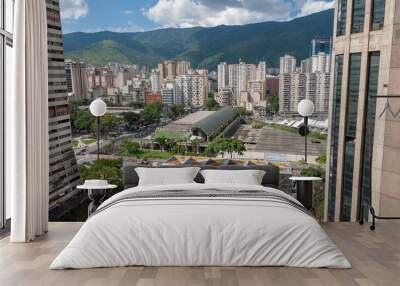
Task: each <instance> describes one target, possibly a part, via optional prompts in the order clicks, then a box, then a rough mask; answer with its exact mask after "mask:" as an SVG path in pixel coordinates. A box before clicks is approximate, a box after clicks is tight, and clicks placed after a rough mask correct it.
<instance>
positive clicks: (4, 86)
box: [0, 0, 14, 228]
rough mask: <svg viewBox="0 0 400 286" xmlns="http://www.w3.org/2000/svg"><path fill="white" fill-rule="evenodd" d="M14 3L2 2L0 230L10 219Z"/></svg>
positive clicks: (0, 46) (8, 0) (0, 23)
mask: <svg viewBox="0 0 400 286" xmlns="http://www.w3.org/2000/svg"><path fill="white" fill-rule="evenodd" d="M13 15H14V1H13V0H0V228H4V226H5V223H6V220H7V219H8V218H10V216H11V214H10V207H9V205H10V204H9V202H10V197H11V196H10V194H8V193H7V192H6V190H5V188H4V172H5V168H4V154H5V150H4V143H5V142H4V140H5V134H4V129H5V122H4V118H5V107H4V105H5V98H7V97H8V96H9V93H10V92H11V86H10V84H9V83H10V82H11V68H12V62H11V60H12V57H11V52H12V44H13V36H12V33H13V20H14V19H13Z"/></svg>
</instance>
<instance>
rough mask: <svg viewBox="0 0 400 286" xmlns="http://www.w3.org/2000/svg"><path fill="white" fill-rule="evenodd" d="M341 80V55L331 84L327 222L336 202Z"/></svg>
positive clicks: (332, 213) (337, 58)
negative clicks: (331, 104) (331, 103)
mask: <svg viewBox="0 0 400 286" xmlns="http://www.w3.org/2000/svg"><path fill="white" fill-rule="evenodd" d="M342 78H343V55H337V56H336V57H335V75H334V84H333V99H332V102H333V106H332V126H331V156H330V162H329V165H330V167H329V194H328V220H329V221H333V220H334V218H335V200H336V179H337V173H336V172H337V157H338V147H339V122H340V105H341V97H342Z"/></svg>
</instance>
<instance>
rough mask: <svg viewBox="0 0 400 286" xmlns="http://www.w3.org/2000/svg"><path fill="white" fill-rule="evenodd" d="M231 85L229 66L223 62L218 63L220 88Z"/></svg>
mask: <svg viewBox="0 0 400 286" xmlns="http://www.w3.org/2000/svg"><path fill="white" fill-rule="evenodd" d="M227 86H229V66H228V64H227V63H225V62H223V63H220V64H219V65H218V90H221V89H223V88H225V87H227Z"/></svg>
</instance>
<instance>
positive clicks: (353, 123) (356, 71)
mask: <svg viewBox="0 0 400 286" xmlns="http://www.w3.org/2000/svg"><path fill="white" fill-rule="evenodd" d="M360 67H361V54H360V53H357V54H351V55H350V62H349V82H348V88H347V109H346V125H345V142H344V162H343V184H342V203H341V214H340V219H341V220H342V221H349V220H350V215H351V200H352V191H353V168H354V151H355V139H356V127H357V109H358V96H359V91H360Z"/></svg>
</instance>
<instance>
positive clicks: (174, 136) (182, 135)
mask: <svg viewBox="0 0 400 286" xmlns="http://www.w3.org/2000/svg"><path fill="white" fill-rule="evenodd" d="M159 137H165V138H167V139H169V140H188V139H189V138H190V133H189V132H171V131H164V130H160V131H156V132H155V133H154V135H153V138H159Z"/></svg>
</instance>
